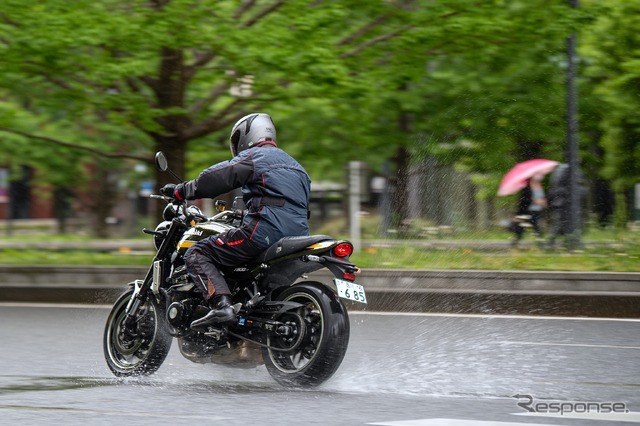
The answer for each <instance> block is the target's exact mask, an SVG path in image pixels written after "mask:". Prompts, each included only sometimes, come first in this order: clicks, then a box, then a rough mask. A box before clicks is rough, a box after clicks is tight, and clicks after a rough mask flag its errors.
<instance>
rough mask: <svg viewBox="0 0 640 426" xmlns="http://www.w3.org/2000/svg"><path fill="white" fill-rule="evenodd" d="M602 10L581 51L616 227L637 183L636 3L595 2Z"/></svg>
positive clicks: (639, 88) (639, 50)
mask: <svg viewBox="0 0 640 426" xmlns="http://www.w3.org/2000/svg"><path fill="white" fill-rule="evenodd" d="M598 5H599V7H601V10H602V12H601V13H600V14H599V15H598V17H597V19H596V20H595V22H594V23H593V25H592V26H591V27H589V30H588V31H585V33H584V36H583V39H584V46H583V48H582V51H581V53H582V55H583V57H584V61H585V66H584V69H585V72H586V74H587V77H588V78H589V82H590V89H591V90H592V91H591V92H590V95H591V96H593V97H594V98H596V99H597V100H598V102H599V103H600V105H599V107H600V111H601V112H602V114H601V115H600V116H599V117H596V118H599V129H596V130H597V131H598V136H600V135H601V139H600V144H601V146H602V148H603V150H604V167H603V170H602V174H603V175H604V177H606V178H607V179H610V180H611V181H612V182H613V185H614V189H615V192H616V215H617V223H618V225H619V226H623V225H624V224H626V222H627V219H628V207H627V206H628V201H629V199H630V197H629V194H630V191H631V189H632V188H633V185H635V184H636V183H637V182H638V181H640V117H638V110H640V34H639V33H638V31H637V28H638V25H640V3H639V2H637V1H630V2H620V1H614V0H610V1H606V2H598Z"/></svg>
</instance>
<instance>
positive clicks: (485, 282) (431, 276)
mask: <svg viewBox="0 0 640 426" xmlns="http://www.w3.org/2000/svg"><path fill="white" fill-rule="evenodd" d="M146 273H147V268H144V267H110V266H94V267H89V266H62V267H50V266H2V267H0V301H5V302H47V303H82V304H110V303H113V301H114V300H115V298H116V297H117V296H118V295H119V294H120V292H121V291H123V290H124V289H125V286H126V284H127V283H129V282H131V281H133V280H135V279H141V278H144V276H145V275H146ZM332 278H333V276H332V275H331V274H330V273H329V272H328V271H319V272H317V273H314V274H310V276H309V279H312V280H317V281H321V282H324V283H326V284H328V285H332V284H331V283H332V281H331V280H332ZM356 282H358V283H359V284H362V285H364V286H365V290H366V292H367V298H368V304H367V305H362V304H359V303H352V302H348V301H347V302H346V303H347V305H348V307H349V309H351V310H370V311H392V312H434V313H473V314H487V315H490V314H498V315H552V316H590V317H616V318H621V317H624V318H640V273H616V272H594V273H585V272H532V271H525V272H521V271H473V270H390V269H367V270H364V271H363V272H362V274H361V275H359V276H358V278H357V280H356Z"/></svg>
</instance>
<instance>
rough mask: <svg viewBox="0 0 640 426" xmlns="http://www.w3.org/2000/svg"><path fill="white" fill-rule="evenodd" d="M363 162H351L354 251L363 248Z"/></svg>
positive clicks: (351, 217)
mask: <svg viewBox="0 0 640 426" xmlns="http://www.w3.org/2000/svg"><path fill="white" fill-rule="evenodd" d="M361 169H362V163H360V162H359V161H350V162H349V191H348V193H349V219H350V220H349V230H350V234H351V244H353V249H354V251H356V252H358V251H360V248H361V235H360V234H361V233H360V197H361V194H360V188H361V182H360V179H361V176H360V170H361Z"/></svg>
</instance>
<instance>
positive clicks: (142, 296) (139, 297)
mask: <svg viewBox="0 0 640 426" xmlns="http://www.w3.org/2000/svg"><path fill="white" fill-rule="evenodd" d="M163 264H164V262H163V261H162V260H156V261H154V262H153V266H152V267H151V269H150V270H149V272H148V273H147V276H146V277H145V279H144V280H135V281H134V282H133V283H132V284H133V293H131V298H130V299H129V303H127V308H126V310H125V312H126V314H127V315H126V317H125V320H124V326H125V331H129V330H132V329H133V327H134V325H135V323H136V318H137V315H138V310H139V309H140V306H142V305H144V303H145V302H146V301H147V299H148V297H149V289H151V292H152V293H153V294H154V295H155V296H156V297H158V296H159V294H160V283H161V282H162V280H164V274H163Z"/></svg>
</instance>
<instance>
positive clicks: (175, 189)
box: [160, 183, 184, 201]
mask: <svg viewBox="0 0 640 426" xmlns="http://www.w3.org/2000/svg"><path fill="white" fill-rule="evenodd" d="M160 193H161V194H162V195H164V196H165V197H171V198H173V199H174V200H178V201H184V185H183V184H181V183H180V184H178V185H176V184H173V183H169V184H166V185H165V186H163V187H162V188H160Z"/></svg>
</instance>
